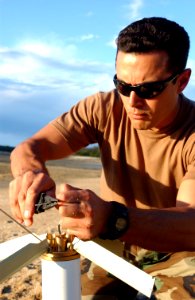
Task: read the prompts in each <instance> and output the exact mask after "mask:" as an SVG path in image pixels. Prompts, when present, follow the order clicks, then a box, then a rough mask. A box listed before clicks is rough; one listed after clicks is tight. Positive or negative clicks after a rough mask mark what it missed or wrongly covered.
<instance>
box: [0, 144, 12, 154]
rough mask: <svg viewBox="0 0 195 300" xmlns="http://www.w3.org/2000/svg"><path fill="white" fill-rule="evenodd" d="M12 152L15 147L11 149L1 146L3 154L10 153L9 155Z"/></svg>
mask: <svg viewBox="0 0 195 300" xmlns="http://www.w3.org/2000/svg"><path fill="white" fill-rule="evenodd" d="M12 150H14V147H10V146H0V151H2V152H9V153H11V152H12Z"/></svg>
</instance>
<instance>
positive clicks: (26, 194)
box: [9, 170, 55, 226]
mask: <svg viewBox="0 0 195 300" xmlns="http://www.w3.org/2000/svg"><path fill="white" fill-rule="evenodd" d="M44 191H47V194H48V195H50V196H55V183H54V181H53V180H52V179H51V178H50V177H49V175H48V174H47V173H46V172H44V171H42V170H38V171H37V170H34V171H27V172H25V173H24V174H23V175H21V176H18V177H16V178H15V179H14V180H12V181H11V182H10V186H9V198H10V206H11V211H12V214H13V216H14V217H15V218H16V220H17V221H18V222H20V223H23V222H24V223H25V225H26V226H30V225H32V223H33V214H34V205H35V202H36V200H37V198H38V196H39V194H40V193H41V192H44Z"/></svg>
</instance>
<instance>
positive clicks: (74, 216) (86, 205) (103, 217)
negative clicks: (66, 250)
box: [57, 184, 111, 240]
mask: <svg viewBox="0 0 195 300" xmlns="http://www.w3.org/2000/svg"><path fill="white" fill-rule="evenodd" d="M57 198H58V200H59V201H60V205H59V213H60V216H61V226H62V228H63V229H66V230H67V232H68V233H69V234H72V235H75V236H77V237H78V238H80V239H82V240H90V239H92V238H94V237H96V236H98V235H99V234H100V233H102V232H103V231H104V230H105V225H106V223H107V220H108V218H109V215H110V213H111V205H110V203H109V202H107V201H104V200H102V199H101V198H99V197H98V196H97V195H96V194H94V193H93V192H92V191H90V190H81V189H77V188H74V187H71V186H70V185H67V184H64V185H62V186H61V189H60V192H59V194H58V195H57ZM61 202H63V203H61Z"/></svg>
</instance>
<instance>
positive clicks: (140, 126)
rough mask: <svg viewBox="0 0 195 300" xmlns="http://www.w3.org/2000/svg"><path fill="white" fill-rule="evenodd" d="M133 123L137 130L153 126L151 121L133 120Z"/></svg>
mask: <svg viewBox="0 0 195 300" xmlns="http://www.w3.org/2000/svg"><path fill="white" fill-rule="evenodd" d="M131 124H132V126H133V128H134V129H136V130H147V129H151V128H152V126H151V123H150V122H140V121H135V120H133V121H131Z"/></svg>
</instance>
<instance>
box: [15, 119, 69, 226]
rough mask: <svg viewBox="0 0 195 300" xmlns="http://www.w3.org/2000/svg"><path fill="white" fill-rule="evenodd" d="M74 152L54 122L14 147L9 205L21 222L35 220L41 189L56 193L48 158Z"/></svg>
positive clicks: (27, 222) (28, 223)
mask: <svg viewBox="0 0 195 300" xmlns="http://www.w3.org/2000/svg"><path fill="white" fill-rule="evenodd" d="M71 153H72V150H71V149H70V147H69V146H68V144H67V143H66V141H65V139H64V138H63V136H62V135H61V134H60V133H59V132H58V130H57V129H56V128H55V127H54V126H52V125H51V124H48V125H47V126H46V127H44V128H43V129H41V130H40V131H38V132H37V133H36V134H35V135H33V136H32V137H31V138H29V139H27V140H26V141H24V142H22V143H21V144H19V145H18V146H17V147H16V148H15V149H14V150H13V152H12V154H11V157H10V158H11V170H12V174H13V177H14V180H12V181H11V183H10V205H11V210H12V213H13V215H14V217H15V218H16V219H17V220H18V221H19V222H23V221H25V223H26V225H31V224H32V222H33V213H34V203H35V201H36V199H37V197H38V195H39V194H40V192H43V191H47V193H48V194H50V195H52V196H54V195H55V183H54V181H53V180H52V179H51V178H50V176H49V174H48V171H47V168H46V166H45V162H46V161H48V160H53V159H60V158H63V157H65V156H68V155H70V154H71Z"/></svg>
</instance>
